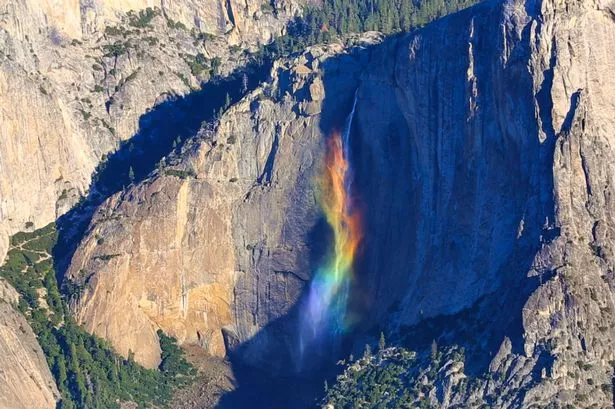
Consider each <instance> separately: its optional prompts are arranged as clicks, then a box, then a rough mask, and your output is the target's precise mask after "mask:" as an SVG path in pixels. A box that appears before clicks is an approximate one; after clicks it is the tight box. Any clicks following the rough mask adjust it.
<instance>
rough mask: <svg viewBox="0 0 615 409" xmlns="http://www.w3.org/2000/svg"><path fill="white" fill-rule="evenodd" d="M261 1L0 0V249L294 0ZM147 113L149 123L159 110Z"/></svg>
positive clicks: (85, 184)
mask: <svg viewBox="0 0 615 409" xmlns="http://www.w3.org/2000/svg"><path fill="white" fill-rule="evenodd" d="M205 3H207V4H205ZM261 5H262V4H261V3H260V2H256V3H252V2H234V1H230V2H226V1H222V2H219V4H216V6H215V7H212V4H210V2H203V1H196V0H195V1H190V0H186V1H179V2H178V1H173V2H167V1H162V2H160V1H158V2H155V1H145V0H144V1H138V0H136V1H94V2H84V1H81V2H80V1H78V0H74V1H73V0H66V1H60V2H57V1H8V2H4V3H3V4H2V5H0V15H1V16H2V18H1V19H0V48H1V49H2V51H1V52H0V95H1V96H0V112H1V114H0V115H1V120H2V123H3V126H2V129H1V130H0V137H1V138H2V141H3V143H2V144H1V146H0V168H1V169H2V174H3V175H4V176H3V177H2V178H0V197H1V198H2V200H1V201H0V258H3V257H4V255H5V253H6V249H7V246H8V236H9V235H11V234H13V233H15V232H18V231H24V230H27V229H33V228H38V227H42V226H44V225H46V224H48V223H49V222H51V221H53V220H55V219H56V218H57V217H59V216H60V215H62V214H64V213H65V212H67V211H68V210H69V209H70V208H71V207H72V206H73V205H74V204H75V203H76V202H77V201H78V200H79V198H80V196H85V195H87V194H88V189H90V187H91V186H90V182H91V177H92V173H93V172H94V170H95V168H96V166H97V165H98V164H99V163H101V161H104V158H105V155H107V154H109V153H110V152H113V151H115V150H117V149H118V148H119V147H120V142H121V141H123V140H126V139H129V138H131V137H135V136H141V137H144V135H143V133H144V132H143V130H142V129H143V127H145V126H146V125H147V123H142V122H141V121H145V120H146V119H148V117H147V115H145V114H146V112H147V111H148V110H150V109H151V108H152V107H154V106H157V105H159V104H161V103H163V102H164V101H166V100H168V99H173V98H175V97H176V96H178V95H183V94H187V93H189V92H190V91H193V90H194V89H198V88H199V86H200V85H201V84H202V83H203V82H207V81H208V80H209V79H210V78H211V75H212V74H213V75H221V76H225V75H228V74H229V73H230V72H232V71H233V70H234V69H235V68H237V67H238V66H242V65H244V64H245V60H246V56H245V55H244V54H243V48H244V47H245V48H254V47H255V46H256V45H257V44H264V43H267V42H269V41H271V40H272V38H273V37H274V36H277V35H280V34H281V33H282V32H283V31H284V29H285V25H286V23H287V22H288V21H289V19H290V18H292V17H293V16H294V15H295V14H296V13H297V12H298V9H299V3H295V2H277V3H276V8H275V13H274V12H271V11H268V10H269V8H267V7H265V8H264V9H263V10H265V12H264V11H263V10H261ZM145 7H155V9H151V10H150V11H149V12H145V11H144V10H142V9H144V8H145ZM132 10H136V11H132ZM139 13H141V14H139ZM148 13H151V14H148ZM178 23H182V24H183V26H182V25H179V24H178ZM205 33H207V35H205ZM230 45H241V46H242V47H240V51H237V50H236V49H231V48H230V47H229V46H230ZM216 57H218V58H220V60H219V63H218V62H217V60H214V59H215V58H216ZM144 115H145V116H144ZM152 116H153V115H150V116H149V122H153V121H155V120H157V119H158V118H156V117H154V118H152ZM199 124H200V121H199ZM196 129H198V126H197V127H196V128H195V129H192V130H191V134H193V133H194V131H195V130H196ZM150 136H151V135H150ZM176 136H177V135H171V136H168V137H167V139H169V138H171V139H172V138H175V137H176ZM145 137H148V135H145ZM160 139H163V138H159V140H160ZM168 144H169V145H170V142H169V143H168ZM24 163H28V166H23V164H24ZM150 170H151V169H148V170H147V172H149V171H150ZM126 171H127V170H126Z"/></svg>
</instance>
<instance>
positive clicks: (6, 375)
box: [0, 279, 59, 409]
mask: <svg viewBox="0 0 615 409" xmlns="http://www.w3.org/2000/svg"><path fill="white" fill-rule="evenodd" d="M18 298H19V295H18V294H17V292H16V291H15V289H13V288H12V287H11V286H10V285H9V284H8V283H6V281H4V280H2V279H0V373H1V375H2V376H1V377H0V379H1V381H0V408H2V409H20V408H23V409H26V408H37V409H38V408H40V409H43V408H49V409H53V408H55V407H56V401H57V400H58V397H59V393H58V390H57V388H56V385H55V382H54V379H53V377H52V376H51V372H49V368H48V367H47V361H46V360H45V356H44V355H43V351H42V350H41V347H40V346H39V345H38V342H37V340H36V337H35V336H34V333H33V332H32V329H31V328H30V325H28V322H27V321H26V320H25V318H24V317H23V316H22V315H21V314H20V313H19V312H18V311H16V310H15V309H14V308H13V306H15V305H16V303H17V300H18Z"/></svg>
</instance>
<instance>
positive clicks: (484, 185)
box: [69, 0, 615, 407]
mask: <svg viewBox="0 0 615 409" xmlns="http://www.w3.org/2000/svg"><path fill="white" fill-rule="evenodd" d="M613 15H615V6H614V5H613V3H612V2H609V1H592V0H579V1H572V0H570V1H552V0H544V1H532V0H527V1H520V0H508V1H505V2H495V1H487V2H485V3H483V4H481V5H479V6H476V7H473V8H471V9H468V10H465V11H463V12H460V13H457V14H455V15H452V16H449V17H446V18H444V19H441V20H439V21H437V22H436V23H434V24H431V25H429V26H427V27H425V28H424V29H421V30H418V31H416V32H413V33H410V34H407V35H405V36H401V37H398V38H394V39H390V40H387V41H384V42H382V43H381V44H373V41H372V42H371V43H368V44H363V45H359V46H358V47H357V48H352V49H350V50H347V51H344V50H342V49H341V46H336V45H332V46H330V47H329V48H326V47H325V48H322V47H315V48H313V49H311V50H309V51H308V52H306V53H305V54H304V55H302V56H299V57H296V58H295V59H294V60H291V61H287V62H283V63H280V64H279V65H278V66H277V67H276V68H275V70H274V73H273V75H272V81H271V83H270V84H269V85H266V86H264V87H262V88H261V89H259V90H257V91H255V92H254V93H252V94H250V95H249V96H248V97H247V98H245V99H244V100H243V101H241V102H240V103H239V104H237V105H235V106H233V107H232V108H231V109H230V110H229V111H227V112H226V113H225V114H224V115H223V117H222V119H221V121H220V124H219V125H218V126H216V127H215V128H214V129H203V130H202V131H201V133H200V134H199V135H198V136H197V137H195V138H194V140H193V141H192V143H191V144H189V145H188V146H187V147H186V148H185V149H184V151H183V152H182V155H180V156H179V157H176V158H174V159H173V160H171V165H172V166H171V167H170V168H166V169H165V168H161V169H159V170H158V171H157V172H155V173H154V174H152V176H151V178H150V179H148V180H147V181H146V182H144V183H142V184H139V185H136V186H132V187H131V188H129V189H128V190H127V191H126V192H124V193H122V194H120V195H116V196H115V197H113V198H111V199H110V200H109V201H107V202H106V203H105V204H104V205H103V206H102V207H101V208H100V209H99V211H98V214H97V216H96V217H95V219H94V221H93V223H92V225H91V226H90V231H89V234H88V236H87V237H86V238H85V239H84V240H83V242H82V244H81V246H80V248H79V249H78V251H77V253H76V254H75V257H74V258H73V263H72V265H71V268H70V271H69V277H70V278H71V279H72V280H74V281H77V282H78V283H80V284H82V285H83V292H82V294H81V296H80V298H79V300H78V302H76V303H75V304H74V309H75V311H76V313H77V315H78V317H79V320H80V321H81V322H82V323H84V324H85V325H86V326H87V327H88V328H89V329H90V330H91V331H94V332H96V333H97V334H99V335H101V336H105V337H107V338H108V339H110V340H111V342H112V343H113V344H114V345H116V347H117V348H118V349H119V350H120V351H121V352H123V353H127V352H128V351H129V350H132V351H134V352H135V353H136V357H137V359H139V360H140V361H141V362H143V363H145V364H147V365H150V366H151V365H154V364H155V363H156V362H157V360H158V352H159V351H158V350H157V349H156V348H157V347H156V340H155V335H154V333H155V329H156V328H158V327H161V328H162V329H164V330H165V331H167V332H169V333H171V334H173V335H177V336H178V337H179V339H180V340H181V341H183V342H200V343H201V344H203V345H205V346H207V348H209V349H210V350H211V351H212V352H213V353H215V354H223V353H224V352H225V349H224V348H223V346H222V344H221V338H222V336H224V340H225V346H226V351H227V352H229V351H233V352H235V353H237V356H239V357H240V359H241V360H243V361H244V362H247V363H250V364H252V365H257V366H261V367H263V366H266V367H268V368H270V367H274V368H277V369H281V368H282V367H284V366H285V367H286V368H287V369H288V367H290V366H292V365H290V364H289V362H293V361H292V359H291V358H293V357H295V356H296V355H295V353H294V351H295V350H296V346H297V339H296V333H297V322H298V321H297V319H296V318H297V315H298V314H299V313H300V309H301V301H300V300H301V296H302V294H303V293H304V292H305V291H306V285H305V283H306V282H308V281H309V279H310V277H311V275H312V273H313V271H314V268H315V263H317V262H318V260H319V256H320V255H322V248H321V247H323V243H324V245H326V243H327V234H326V229H324V230H325V231H323V228H322V220H321V219H320V216H319V209H318V206H317V204H316V201H315V187H314V184H313V182H312V181H313V178H314V176H315V175H316V174H317V173H318V172H319V169H320V159H321V158H322V154H323V149H324V140H325V139H326V136H327V135H328V134H329V133H330V131H331V130H332V129H334V128H336V127H337V128H339V127H340V126H342V125H343V123H344V121H345V117H346V115H347V114H348V112H349V110H350V106H351V104H352V100H353V96H354V95H355V92H356V95H357V107H356V115H355V120H354V125H353V128H352V132H351V136H352V137H351V144H350V147H349V149H350V151H351V163H352V165H353V173H354V176H355V183H354V185H353V186H356V189H357V192H356V194H357V196H358V198H359V200H360V201H361V202H362V203H361V207H362V211H363V213H364V233H365V238H364V242H363V249H362V253H361V256H360V260H359V263H357V279H356V283H355V287H356V288H354V289H353V291H354V294H355V295H356V297H355V298H354V299H353V300H352V304H351V308H352V309H353V311H354V312H355V314H356V315H357V316H359V317H361V320H360V325H359V330H361V329H366V328H370V327H373V326H374V325H376V324H379V325H382V323H385V324H384V325H383V326H384V327H385V328H384V329H385V330H386V331H387V332H389V333H391V334H397V336H398V337H400V338H402V337H404V336H406V335H408V334H422V336H423V337H424V338H428V339H426V340H424V341H426V343H427V344H425V342H423V341H422V340H421V339H419V338H420V337H418V336H417V337H413V336H412V337H410V338H412V340H411V341H412V342H414V343H415V344H416V347H417V348H422V347H424V346H426V345H428V343H430V342H431V340H432V339H434V338H437V339H438V340H439V342H442V343H445V344H446V343H450V344H461V345H463V346H464V347H466V348H467V350H468V351H469V353H470V354H471V358H470V359H469V361H468V362H466V371H467V372H468V374H471V372H472V371H474V375H476V373H477V372H483V371H487V372H489V371H490V372H492V375H491V379H495V378H494V377H493V375H494V374H499V378H497V379H496V380H492V381H485V382H483V383H480V384H479V386H477V387H476V389H474V390H473V391H469V392H468V393H463V392H459V393H458V394H456V395H454V396H449V395H447V398H446V402H443V401H442V402H440V401H439V402H437V404H438V405H440V406H444V407H447V406H454V405H456V404H459V403H463V402H469V403H471V402H476V403H480V402H486V403H487V404H489V405H491V406H494V407H519V406H528V407H529V406H531V405H547V404H548V403H551V402H557V403H558V404H561V405H567V404H569V405H575V406H583V407H588V406H591V405H597V406H598V407H603V406H605V405H609V404H611V403H612V399H613V396H612V385H611V383H612V377H613V369H612V367H611V365H610V364H609V362H612V361H613V360H614V359H615V356H613V351H614V349H613V341H614V340H615V334H614V333H613V331H614V329H613V328H615V327H614V322H613V321H614V319H613V315H612V311H613V308H615V305H614V298H613V285H614V282H613V280H614V277H613V262H614V259H613V257H614V256H613V238H612V237H613V228H614V227H615V226H614V225H613V221H612V215H613V214H615V208H614V207H613V203H612V200H611V197H612V195H613V192H612V190H613V183H612V178H613V177H614V176H615V169H614V168H613V166H612V165H611V163H613V155H614V154H615V152H614V151H613V149H612V146H615V145H614V143H613V141H612V139H613V137H614V136H615V112H614V110H615V105H614V104H613V102H612V95H613V91H615V75H612V74H613V67H614V66H615V61H614V59H615V56H614V55H613V54H612V53H610V52H609V50H610V47H611V44H614V43H615V23H614V21H613ZM101 239H103V240H102V241H101ZM101 243H102V244H101ZM319 243H320V245H319ZM163 283H164V285H162V284H163ZM422 342H423V343H422ZM470 364H471V365H470ZM471 366H473V367H474V368H471ZM460 378H461V377H460ZM434 399H437V397H434ZM434 404H435V403H434Z"/></svg>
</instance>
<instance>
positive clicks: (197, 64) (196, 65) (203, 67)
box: [185, 53, 209, 76]
mask: <svg viewBox="0 0 615 409" xmlns="http://www.w3.org/2000/svg"><path fill="white" fill-rule="evenodd" d="M185 60H186V63H187V64H188V66H189V67H190V71H191V72H192V75H194V76H199V75H201V74H202V73H203V72H204V71H208V70H209V60H208V59H207V58H206V57H205V55H203V54H202V53H198V54H197V55H195V56H192V55H187V56H186V57H185Z"/></svg>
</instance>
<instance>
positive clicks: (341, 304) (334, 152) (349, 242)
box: [299, 92, 362, 366]
mask: <svg viewBox="0 0 615 409" xmlns="http://www.w3.org/2000/svg"><path fill="white" fill-rule="evenodd" d="M357 97H358V92H355V96H354V101H353V104H352V109H351V111H350V113H349V114H348V116H347V117H346V120H345V121H344V125H345V126H344V128H343V130H342V132H339V131H334V132H332V133H331V135H330V136H329V140H328V143H327V152H326V155H325V160H324V163H323V168H322V171H321V175H320V176H319V178H318V186H319V202H320V206H321V208H322V210H323V214H324V216H325V218H326V220H327V223H328V224H329V227H330V228H331V230H332V232H333V243H332V244H333V248H332V249H331V251H330V253H329V255H328V257H327V259H326V262H325V263H324V264H323V265H322V266H321V267H320V268H319V269H318V270H317V271H316V273H315V275H314V277H313V279H312V281H311V283H310V288H309V293H308V297H307V301H306V305H305V311H304V313H303V314H302V321H301V325H300V334H299V354H300V361H301V362H300V366H302V363H303V358H304V357H303V355H304V353H305V350H306V348H308V347H312V348H313V349H314V350H318V348H316V347H317V346H318V345H319V343H320V342H324V341H325V340H330V339H332V338H331V337H335V336H337V335H339V334H340V333H342V332H344V330H346V329H347V327H348V320H347V302H348V296H349V294H348V293H349V290H350V283H351V280H352V278H353V264H354V259H355V255H356V252H357V249H358V246H359V243H360V241H361V238H362V231H361V230H362V229H361V227H362V226H361V217H360V214H359V213H358V212H357V211H356V209H355V206H353V203H352V196H351V195H350V190H351V186H352V174H351V172H350V162H349V157H350V133H351V128H352V121H353V118H354V115H355V109H356V105H357Z"/></svg>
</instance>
